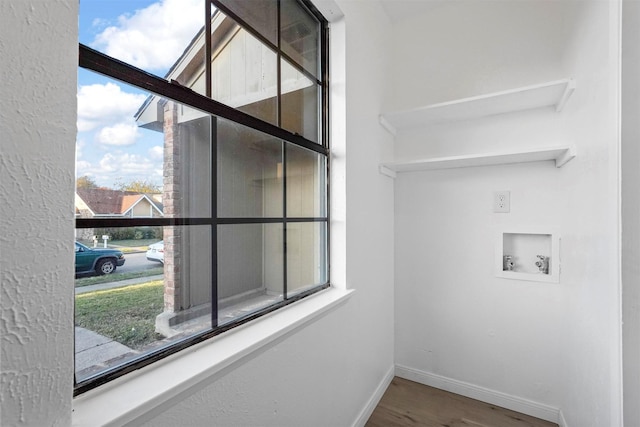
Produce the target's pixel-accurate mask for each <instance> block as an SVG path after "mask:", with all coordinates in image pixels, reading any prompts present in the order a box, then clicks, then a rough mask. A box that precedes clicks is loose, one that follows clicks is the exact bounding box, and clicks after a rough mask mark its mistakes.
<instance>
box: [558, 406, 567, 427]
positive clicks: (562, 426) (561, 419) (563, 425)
mask: <svg viewBox="0 0 640 427" xmlns="http://www.w3.org/2000/svg"><path fill="white" fill-rule="evenodd" d="M558 425H559V426H560V427H569V425H568V424H567V420H565V419H564V414H563V413H562V409H561V410H560V412H559V413H558Z"/></svg>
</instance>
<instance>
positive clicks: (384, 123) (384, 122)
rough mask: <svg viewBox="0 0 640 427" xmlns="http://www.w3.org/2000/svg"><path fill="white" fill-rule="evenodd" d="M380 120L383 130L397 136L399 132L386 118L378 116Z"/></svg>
mask: <svg viewBox="0 0 640 427" xmlns="http://www.w3.org/2000/svg"><path fill="white" fill-rule="evenodd" d="M378 120H379V121H380V124H381V125H382V127H383V128H385V129H386V130H387V131H388V132H389V133H390V134H391V135H393V136H396V134H397V133H398V131H397V130H396V128H395V127H394V126H393V125H392V124H391V123H389V121H388V120H387V119H385V118H384V116H383V115H382V114H380V115H379V116H378Z"/></svg>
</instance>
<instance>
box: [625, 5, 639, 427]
mask: <svg viewBox="0 0 640 427" xmlns="http://www.w3.org/2000/svg"><path fill="white" fill-rule="evenodd" d="M622 7H623V9H622V10H623V15H622V19H623V20H622V37H623V39H622V61H623V62H622V286H623V288H622V296H623V320H624V335H623V339H624V425H626V426H637V425H640V405H638V402H640V186H639V185H638V183H639V182H640V121H639V120H638V117H640V2H637V1H625V2H623V4H622Z"/></svg>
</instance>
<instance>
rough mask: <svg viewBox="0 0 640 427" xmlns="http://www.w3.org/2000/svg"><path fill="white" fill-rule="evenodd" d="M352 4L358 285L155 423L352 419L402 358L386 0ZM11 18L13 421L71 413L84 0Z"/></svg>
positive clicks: (345, 257) (9, 362)
mask: <svg viewBox="0 0 640 427" xmlns="http://www.w3.org/2000/svg"><path fill="white" fill-rule="evenodd" d="M343 6H344V7H343V11H344V13H345V15H346V18H345V20H344V21H341V22H338V23H336V24H335V27H334V29H333V34H334V36H335V40H336V42H337V44H336V46H335V48H334V53H335V54H337V56H336V57H334V58H333V63H332V66H333V67H335V70H334V71H335V73H334V81H333V84H334V85H335V88H336V90H335V92H336V93H337V94H338V97H337V98H335V99H334V102H335V105H336V111H338V112H340V111H342V112H345V108H346V111H347V112H346V122H348V127H345V118H344V115H343V118H342V120H334V122H333V125H334V129H335V132H336V133H337V135H334V144H335V153H334V158H333V170H334V173H333V175H332V178H333V179H334V181H335V182H334V185H335V188H334V190H335V191H334V196H333V197H334V198H333V200H334V201H335V200H336V199H342V201H341V202H340V203H336V204H335V205H334V206H333V208H334V211H333V212H332V213H333V214H334V217H333V219H332V221H333V223H334V224H335V227H336V230H338V232H337V233H336V234H335V236H334V237H335V239H334V243H336V242H337V245H336V247H335V248H334V249H335V250H334V254H333V256H334V264H333V265H334V267H335V268H334V269H333V271H332V274H333V277H334V278H335V280H336V282H340V283H341V284H342V286H345V281H346V286H348V287H350V288H355V289H357V292H356V294H355V295H354V296H353V297H351V299H350V300H349V302H348V303H347V304H345V305H344V306H342V307H340V308H338V309H336V310H334V311H332V312H331V313H329V314H326V315H325V316H323V317H321V318H320V320H318V321H317V322H315V323H312V324H310V325H308V326H306V327H304V328H302V329H301V330H299V331H298V332H296V333H295V334H293V335H291V336H289V337H288V338H284V339H281V340H280V341H279V342H278V343H277V344H276V345H274V346H272V347H269V349H268V350H263V351H261V352H258V353H257V354H255V355H253V357H251V358H249V360H248V361H245V362H242V363H240V364H236V365H234V366H233V367H232V368H230V369H229V370H228V373H227V375H226V376H224V377H222V378H221V379H220V380H219V381H216V382H214V383H208V384H205V385H203V386H202V387H201V388H199V389H198V390H191V392H192V393H193V394H192V395H191V396H190V397H188V398H187V399H186V400H185V401H183V402H179V403H177V404H175V406H173V407H170V408H169V407H168V408H167V412H166V413H165V414H163V415H161V416H159V417H158V418H156V419H154V420H152V421H151V422H150V425H202V424H203V423H206V424H207V425H212V423H215V424H218V425H279V426H282V425H312V424H315V425H350V424H352V423H354V422H355V421H356V420H357V419H358V417H359V416H360V415H361V411H363V408H365V406H366V405H367V404H368V403H369V400H370V398H371V397H372V394H373V393H374V391H375V390H376V387H378V386H379V385H380V383H381V382H382V381H383V380H384V379H385V378H387V375H388V373H389V372H390V369H391V368H392V366H393V287H392V282H393V183H392V182H391V181H390V180H388V179H387V178H384V177H381V176H380V175H378V173H377V164H378V162H379V161H380V160H381V158H382V157H384V156H388V155H390V153H391V150H392V145H391V138H390V137H389V136H388V135H387V134H386V133H385V132H384V131H383V130H382V129H381V128H380V127H379V126H378V125H377V113H378V112H379V111H380V108H381V103H382V97H383V90H382V89H381V88H384V86H385V84H386V82H387V81H388V74H387V71H388V70H387V61H386V58H385V57H384V56H381V55H379V49H381V48H383V49H385V50H388V49H390V47H391V45H390V40H389V38H388V31H387V30H388V21H387V18H386V16H385V15H384V14H383V12H382V10H381V8H380V6H379V5H378V4H377V3H360V2H357V3H351V2H346V3H344V4H343ZM334 11H335V9H334ZM0 16H2V17H3V19H2V26H0V28H2V29H1V30H0V31H1V33H0V50H1V53H2V56H3V58H11V60H8V61H3V65H2V68H1V70H2V77H3V84H2V86H1V87H2V89H1V90H2V96H1V97H0V98H1V99H2V100H3V108H2V111H1V112H0V117H1V118H2V126H1V127H2V130H3V137H2V138H3V139H2V152H1V157H0V159H1V161H0V164H1V165H2V167H1V168H0V170H1V171H2V172H1V173H2V179H1V180H0V183H1V184H0V185H1V187H0V188H1V190H2V191H1V192H0V197H1V198H2V203H1V204H0V205H1V207H0V209H2V211H1V212H2V218H3V220H2V222H1V224H2V225H1V227H2V230H1V233H0V236H1V237H0V243H1V244H2V257H0V259H1V260H2V261H0V262H2V290H1V292H2V294H1V296H2V307H3V308H2V322H0V328H1V331H2V353H1V354H2V377H1V384H2V392H1V394H0V400H1V402H2V415H1V417H2V418H1V420H0V421H1V422H0V423H1V424H2V425H34V426H35V425H37V426H40V425H52V424H53V425H68V424H70V422H71V395H72V379H73V292H72V283H73V261H72V257H73V251H72V250H71V249H70V248H67V246H68V244H67V243H65V242H71V241H72V236H73V229H74V224H73V216H72V215H69V212H72V208H73V194H74V193H73V189H74V179H73V176H74V159H75V144H74V142H75V112H76V104H75V99H76V94H75V92H76V87H75V75H76V65H77V34H76V28H77V1H75V0H73V1H71V0H64V1H63V0H57V1H47V2H45V1H24V2H11V3H8V2H0ZM345 34H346V45H345V44H344V39H345ZM341 38H342V40H343V42H342V43H343V45H342V46H340V39H341ZM340 57H342V60H341V59H340ZM345 58H346V63H345ZM345 93H346V95H347V97H346V98H345V97H344V94H345ZM340 133H342V134H340ZM345 143H346V145H345ZM345 164H346V166H347V169H346V173H345ZM345 182H346V188H345V187H344V185H345ZM345 197H348V202H347V204H346V206H345ZM345 236H346V237H345ZM340 242H342V243H343V244H342V245H340ZM45 247H46V248H47V250H46V251H44V250H43V248H45ZM67 249H68V250H67ZM345 265H346V267H345ZM44 266H46V268H43V267H44ZM188 393H189V392H187V394H188ZM105 410H106V411H108V408H107V407H105Z"/></svg>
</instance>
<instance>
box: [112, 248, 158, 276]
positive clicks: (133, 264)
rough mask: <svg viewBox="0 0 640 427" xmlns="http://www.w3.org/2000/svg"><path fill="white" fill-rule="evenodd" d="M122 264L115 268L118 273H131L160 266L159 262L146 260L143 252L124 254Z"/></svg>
mask: <svg viewBox="0 0 640 427" xmlns="http://www.w3.org/2000/svg"><path fill="white" fill-rule="evenodd" d="M124 259H125V260H126V261H125V262H124V265H123V266H122V267H118V268H117V272H118V273H133V272H136V271H142V270H149V269H150V268H156V267H162V264H161V263H159V262H152V261H148V260H147V255H146V253H144V252H141V253H134V254H124Z"/></svg>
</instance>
